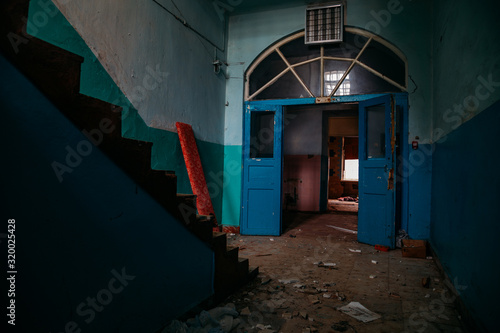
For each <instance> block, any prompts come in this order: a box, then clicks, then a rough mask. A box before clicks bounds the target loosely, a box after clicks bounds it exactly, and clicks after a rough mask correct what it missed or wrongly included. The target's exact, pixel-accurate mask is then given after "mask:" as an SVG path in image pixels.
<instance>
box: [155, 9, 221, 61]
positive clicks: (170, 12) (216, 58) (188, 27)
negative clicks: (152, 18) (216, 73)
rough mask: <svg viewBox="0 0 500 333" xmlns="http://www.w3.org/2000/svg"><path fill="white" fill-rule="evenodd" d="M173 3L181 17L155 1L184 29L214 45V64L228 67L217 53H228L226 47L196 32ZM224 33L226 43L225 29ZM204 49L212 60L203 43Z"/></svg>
mask: <svg viewBox="0 0 500 333" xmlns="http://www.w3.org/2000/svg"><path fill="white" fill-rule="evenodd" d="M170 1H171V2H172V4H173V5H174V7H175V8H176V9H177V11H178V12H179V16H178V15H176V14H175V13H173V12H172V11H171V10H170V9H168V8H167V7H165V6H164V5H163V4H161V3H159V2H158V1H157V0H153V2H154V3H156V4H157V5H158V6H160V7H161V8H162V9H163V10H165V11H166V12H167V13H169V14H170V15H171V16H172V17H174V18H175V19H176V20H177V21H179V22H180V23H182V25H183V26H184V27H186V28H187V29H189V30H191V31H192V32H193V33H195V34H196V35H197V37H198V38H201V39H202V40H204V41H205V42H207V43H209V44H210V45H212V46H213V47H214V48H215V52H214V53H215V57H214V58H213V64H214V66H215V63H216V62H219V63H223V64H225V65H226V66H227V63H225V62H221V61H220V60H218V57H217V51H220V52H221V53H222V54H224V53H225V52H226V50H225V47H220V46H218V45H217V44H216V43H214V42H212V41H211V40H210V39H209V38H208V37H206V36H205V35H203V34H202V33H201V32H199V31H198V30H196V29H195V28H194V27H193V26H191V25H190V24H189V23H188V22H187V21H186V19H185V18H184V15H182V12H181V11H180V9H179V7H177V5H176V4H175V2H174V1H173V0H170ZM223 31H224V33H223V41H224V42H225V39H226V37H225V30H224V29H223ZM202 45H203V47H204V48H205V50H206V51H207V53H208V54H209V55H210V58H212V57H213V56H212V53H211V52H210V51H209V50H208V49H207V47H206V46H205V44H204V43H202Z"/></svg>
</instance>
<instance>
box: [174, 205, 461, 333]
mask: <svg viewBox="0 0 500 333" xmlns="http://www.w3.org/2000/svg"><path fill="white" fill-rule="evenodd" d="M299 216H303V217H304V218H313V220H312V223H315V224H312V225H311V224H307V223H302V222H301V221H298V222H297V223H296V224H295V226H296V227H295V228H294V229H290V230H288V231H286V232H285V233H284V237H283V236H281V237H274V238H273V239H274V241H269V238H270V236H243V235H235V236H234V237H231V238H230V239H229V240H228V246H241V247H243V248H245V251H244V255H243V256H244V257H247V258H249V260H250V263H251V265H252V266H258V267H259V272H260V274H259V276H258V277H257V278H255V279H254V280H252V281H251V282H249V283H248V284H247V285H245V286H243V287H242V288H241V289H240V290H238V291H237V292H235V293H234V294H232V295H230V296H228V297H227V298H226V299H225V300H223V302H222V303H221V304H220V305H217V306H221V307H226V305H228V304H230V303H232V304H235V310H236V311H237V312H238V313H239V314H238V315H237V316H234V317H233V316H231V315H230V314H227V316H228V317H225V319H224V320H218V323H219V325H218V326H216V325H215V324H213V326H212V328H211V329H212V331H210V330H208V331H207V330H206V328H205V327H198V328H196V330H195V328H194V327H192V326H190V324H192V322H195V323H196V321H195V320H194V319H195V318H196V317H200V314H199V313H198V314H197V316H194V315H193V317H195V318H194V319H193V318H192V319H191V320H190V321H185V319H186V318H184V321H181V322H178V323H177V325H178V326H177V328H179V330H178V331H175V330H172V331H170V332H181V333H182V332H185V333H195V332H197V333H198V332H199V333H220V332H225V331H224V329H225V330H226V331H227V330H228V329H229V326H231V327H234V328H232V330H231V331H229V332H231V333H269V332H279V333H302V332H317V331H318V332H325V333H333V332H346V333H348V332H359V333H362V332H403V331H407V332H417V331H418V330H420V329H422V326H421V325H420V324H419V323H421V322H422V321H424V320H425V321H426V325H427V326H426V327H427V328H429V327H431V326H433V325H440V326H439V327H441V325H444V326H443V327H444V329H447V330H445V331H450V332H451V331H453V332H460V331H459V330H458V329H459V328H461V327H462V326H461V323H460V319H459V316H458V313H457V311H456V309H455V308H454V305H453V303H446V302H445V301H444V300H443V299H442V298H441V297H440V296H441V295H451V294H445V292H446V291H445V288H446V286H445V285H444V284H443V282H442V281H443V278H442V276H441V275H440V273H439V271H438V269H437V266H436V264H435V262H434V260H419V259H413V258H404V257H402V254H401V251H388V252H385V251H383V250H381V249H377V247H375V248H374V247H373V246H372V245H366V244H361V243H358V242H357V241H356V235H354V234H350V233H346V232H343V231H340V230H337V229H335V228H330V227H327V226H326V225H330V224H331V225H335V226H339V227H343V228H348V229H351V230H355V227H356V226H355V224H353V223H351V222H352V219H355V218H356V217H355V216H352V215H348V214H342V215H341V214H339V215H337V216H336V218H338V219H337V220H334V221H333V220H332V216H333V215H331V214H330V215H319V214H302V215H299ZM334 217H335V216H334ZM299 222H300V223H299ZM289 234H296V235H297V238H290V237H289ZM240 249H241V248H240ZM349 249H351V250H353V251H355V252H352V251H349ZM356 250H359V251H360V252H358V251H356ZM262 254H272V256H262ZM372 260H374V261H376V262H377V264H376V265H375V264H373V263H372ZM333 264H335V265H333ZM330 265H331V266H330ZM374 265H375V266H374ZM320 267H321V268H320ZM337 267H338V268H339V269H338V270H337V269H335V268H337ZM375 274H376V275H377V277H376V278H375V279H373V280H372V279H370V278H369V276H370V275H375ZM424 277H430V287H429V289H427V288H423V287H422V284H421V280H422V278H424ZM294 281H297V282H294ZM426 294H427V297H426ZM437 300H441V302H444V303H443V304H444V306H440V307H435V306H433V305H434V304H435V302H436V301H437ZM350 302H359V303H361V304H363V305H362V306H363V307H366V308H367V309H369V310H366V308H365V310H363V311H361V310H360V309H359V308H356V309H355V310H356V312H362V313H363V314H366V313H367V312H366V311H370V312H368V313H371V311H375V312H376V315H378V316H380V319H378V320H373V321H370V322H362V321H360V320H359V319H357V318H355V317H353V316H351V315H347V314H346V313H344V312H343V311H341V310H340V309H341V308H342V307H345V306H347V305H348V304H349V303H350ZM439 304H441V303H439ZM352 311H353V310H352V309H351V312H352ZM424 316H425V317H424ZM410 317H412V318H414V319H415V320H414V322H413V323H412V322H408V318H410ZM235 323H237V324H238V325H237V326H236V325H235ZM184 325H185V326H184ZM419 325H420V326H419ZM436 327H438V326H436ZM455 328H456V329H455ZM434 331H439V330H434ZM165 332H168V331H165ZM462 332H465V330H462Z"/></svg>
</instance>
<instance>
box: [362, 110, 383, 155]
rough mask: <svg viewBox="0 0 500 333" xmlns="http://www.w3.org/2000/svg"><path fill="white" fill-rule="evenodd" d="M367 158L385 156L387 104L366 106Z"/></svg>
mask: <svg viewBox="0 0 500 333" xmlns="http://www.w3.org/2000/svg"><path fill="white" fill-rule="evenodd" d="M366 152H367V158H384V157H385V105H384V104H379V105H374V106H369V107H367V108H366Z"/></svg>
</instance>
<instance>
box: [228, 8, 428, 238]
mask: <svg viewBox="0 0 500 333" xmlns="http://www.w3.org/2000/svg"><path fill="white" fill-rule="evenodd" d="M394 3H396V4H397V5H396V6H393V5H389V4H394ZM304 9H305V6H290V7H288V8H279V9H271V10H264V11H252V12H248V13H238V14H236V15H232V16H230V18H229V32H228V50H227V52H228V56H227V57H228V63H229V68H228V70H229V77H230V78H229V80H228V82H227V85H226V99H227V101H228V106H227V107H226V115H225V133H224V135H225V141H224V143H225V145H226V150H227V146H240V147H241V144H242V128H243V104H242V103H243V82H244V72H245V70H246V69H247V68H248V67H249V66H250V64H251V62H252V61H253V60H254V59H255V58H256V57H257V56H258V55H259V54H260V53H261V52H262V51H264V50H265V49H266V48H267V47H268V46H270V45H271V44H272V43H274V42H276V41H277V40H279V39H281V38H283V37H284V36H287V35H289V34H291V33H293V32H296V31H298V30H300V29H303V28H304ZM277 17H279V18H280V19H279V20H277V19H276V18H277ZM346 24H347V25H349V26H354V27H359V28H362V29H366V30H369V31H371V32H374V33H376V34H379V35H380V36H382V37H383V38H385V39H387V40H388V41H389V42H391V43H392V44H393V45H395V46H396V47H397V48H399V49H400V50H401V51H402V52H403V53H404V54H405V56H406V57H407V60H408V71H409V75H410V77H411V79H409V84H408V93H409V105H410V110H409V133H408V139H409V142H411V141H413V140H414V138H415V137H417V136H418V137H419V142H420V143H421V144H422V146H423V145H428V144H430V143H431V142H432V98H433V96H432V89H431V86H432V58H431V56H432V1H430V0H425V1H409V0H405V1H399V2H397V1H396V2H395V1H383V0H377V1H369V2H368V1H353V2H350V1H349V2H348V3H347V15H346ZM239 149H240V150H241V148H239ZM225 158H226V161H225V163H228V162H229V161H232V160H233V159H234V158H233V157H231V158H230V159H229V160H227V159H228V157H227V155H226V156H225ZM239 161H240V163H241V158H240V159H239ZM409 162H410V166H411V168H412V172H407V173H406V174H405V176H406V177H408V182H409V184H410V185H409V188H410V201H411V200H413V199H412V198H415V201H414V203H413V204H412V206H411V207H410V214H412V216H413V220H412V222H411V223H412V224H413V230H415V235H418V236H419V237H423V236H425V235H427V237H424V238H428V231H429V228H430V227H429V223H430V200H429V199H428V198H429V196H428V195H422V194H421V191H422V190H424V191H426V192H425V193H427V194H428V193H430V188H431V177H430V171H429V170H430V168H429V166H430V165H431V164H432V159H426V161H425V163H420V162H419V161H417V162H415V163H411V161H409ZM411 184H413V186H412V185H411ZM230 186H231V187H233V186H234V188H233V189H232V190H231V192H232V193H241V182H231V185H230ZM240 198H241V197H240ZM240 198H238V199H236V198H234V197H233V196H231V198H230V200H231V202H240ZM227 199H228V200H229V198H227ZM420 199H422V200H420ZM228 205H229V203H228V202H226V198H225V197H224V203H223V206H224V207H226V206H228ZM230 211H233V210H229V209H224V210H223V212H224V213H223V220H224V221H226V219H227V221H231V223H233V222H232V221H237V220H239V215H231V216H227V215H226V214H229V212H230ZM238 212H239V211H238ZM238 214H239V213H238Z"/></svg>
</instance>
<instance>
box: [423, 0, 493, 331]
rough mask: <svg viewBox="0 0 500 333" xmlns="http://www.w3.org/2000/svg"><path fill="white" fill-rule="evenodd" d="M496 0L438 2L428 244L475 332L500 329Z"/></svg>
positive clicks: (436, 9) (434, 38) (434, 5)
mask: <svg viewBox="0 0 500 333" xmlns="http://www.w3.org/2000/svg"><path fill="white" fill-rule="evenodd" d="M498 9H500V7H499V5H498V2H496V1H483V2H481V3H480V4H479V3H474V2H469V1H463V0H460V1H438V2H434V4H433V12H434V14H433V15H434V36H433V57H434V70H433V86H434V90H435V92H434V103H433V126H434V129H433V132H434V138H433V140H434V141H435V146H434V148H435V149H434V150H433V151H432V195H431V207H432V209H431V211H432V213H431V243H432V246H433V248H434V249H435V250H436V252H437V254H438V256H439V258H440V260H441V262H442V263H443V267H444V269H445V271H446V272H447V274H448V275H449V277H450V278H451V280H452V281H453V283H454V285H455V287H456V288H457V289H458V292H459V293H460V297H461V299H462V300H463V302H464V304H465V306H466V307H467V309H468V310H469V312H470V313H471V315H472V316H473V320H474V321H475V323H476V325H477V330H481V331H485V332H494V331H496V330H497V329H498V324H497V322H496V312H495V310H496V309H497V308H498V305H497V300H498V298H499V297H500V288H499V287H498V283H497V280H498V275H499V273H500V272H499V266H498V264H497V263H498V260H497V259H494V260H491V259H490V258H491V256H490V255H489V254H491V253H496V245H495V244H496V243H497V235H498V234H499V232H500V229H499V224H498V216H500V210H499V208H498V207H499V206H498V197H499V196H498V191H497V190H496V188H498V185H499V184H500V178H499V176H498V167H497V165H498V164H499V162H500V159H499V157H498V154H496V153H495V148H496V142H495V140H494V139H493V138H494V135H492V133H496V131H497V127H498V124H499V123H500V102H499V100H500V58H499V57H498V55H499V54H500V29H499V24H498V15H497V13H498Z"/></svg>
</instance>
